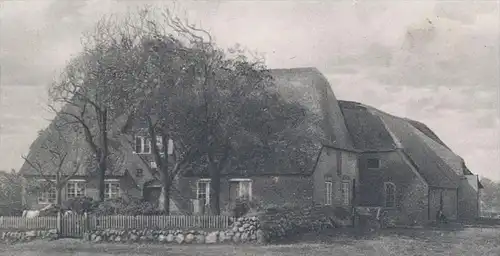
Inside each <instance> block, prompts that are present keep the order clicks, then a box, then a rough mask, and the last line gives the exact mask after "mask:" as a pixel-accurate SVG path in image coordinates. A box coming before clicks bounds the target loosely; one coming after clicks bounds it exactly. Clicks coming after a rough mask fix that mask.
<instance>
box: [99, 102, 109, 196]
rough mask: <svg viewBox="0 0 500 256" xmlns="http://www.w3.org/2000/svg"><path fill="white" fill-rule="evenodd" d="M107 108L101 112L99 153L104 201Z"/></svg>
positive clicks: (101, 188) (100, 178)
mask: <svg viewBox="0 0 500 256" xmlns="http://www.w3.org/2000/svg"><path fill="white" fill-rule="evenodd" d="M107 116H108V114H107V110H106V109H104V110H103V111H102V112H101V113H100V118H99V119H100V122H99V123H100V127H99V128H100V132H101V136H100V139H101V143H100V144H101V149H100V152H99V153H100V154H99V155H98V158H99V187H98V188H99V201H101V202H103V201H104V199H105V196H104V190H105V184H104V179H105V177H106V160H107V158H108V131H107Z"/></svg>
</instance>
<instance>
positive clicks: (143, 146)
mask: <svg viewBox="0 0 500 256" xmlns="http://www.w3.org/2000/svg"><path fill="white" fill-rule="evenodd" d="M156 146H157V147H158V150H159V151H160V153H163V141H162V136H156ZM151 152H152V149H151V139H150V138H148V137H147V136H135V153H136V154H151Z"/></svg>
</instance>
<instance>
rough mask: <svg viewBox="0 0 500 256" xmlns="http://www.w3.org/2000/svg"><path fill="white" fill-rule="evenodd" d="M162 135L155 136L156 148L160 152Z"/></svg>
mask: <svg viewBox="0 0 500 256" xmlns="http://www.w3.org/2000/svg"><path fill="white" fill-rule="evenodd" d="M162 139H163V138H162V136H156V146H157V147H158V150H159V151H160V153H162V152H163V141H162Z"/></svg>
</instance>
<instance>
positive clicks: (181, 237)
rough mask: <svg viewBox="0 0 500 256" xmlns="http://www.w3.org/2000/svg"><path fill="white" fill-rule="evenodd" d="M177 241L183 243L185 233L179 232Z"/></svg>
mask: <svg viewBox="0 0 500 256" xmlns="http://www.w3.org/2000/svg"><path fill="white" fill-rule="evenodd" d="M175 241H176V242H177V243H178V244H182V243H183V242H184V235H183V234H178V235H177V236H176V237H175Z"/></svg>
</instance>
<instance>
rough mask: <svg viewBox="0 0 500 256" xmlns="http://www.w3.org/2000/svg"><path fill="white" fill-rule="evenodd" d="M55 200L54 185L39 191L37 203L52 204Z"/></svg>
mask: <svg viewBox="0 0 500 256" xmlns="http://www.w3.org/2000/svg"><path fill="white" fill-rule="evenodd" d="M55 202H56V188H55V187H54V186H50V187H49V188H47V189H45V191H40V193H39V194H38V203H39V204H53V203H55Z"/></svg>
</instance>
